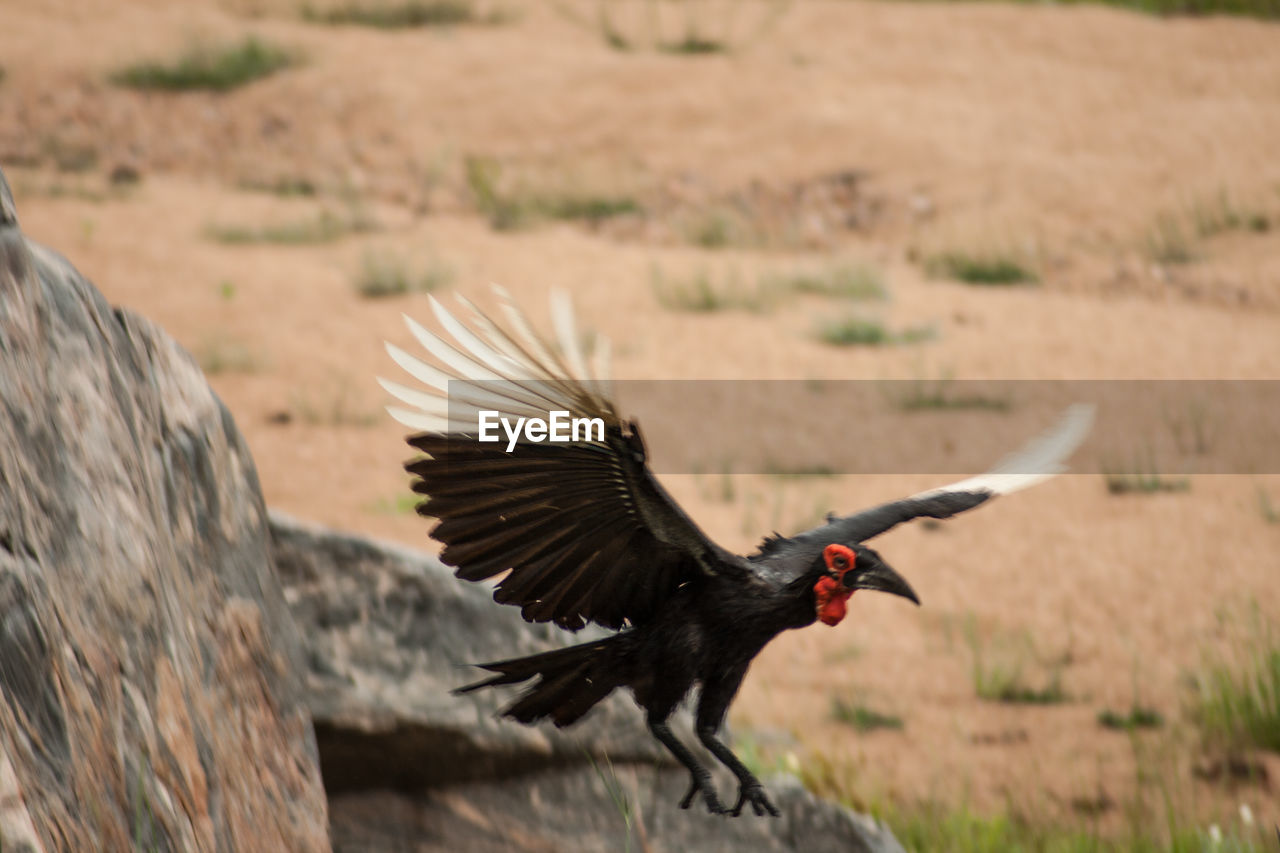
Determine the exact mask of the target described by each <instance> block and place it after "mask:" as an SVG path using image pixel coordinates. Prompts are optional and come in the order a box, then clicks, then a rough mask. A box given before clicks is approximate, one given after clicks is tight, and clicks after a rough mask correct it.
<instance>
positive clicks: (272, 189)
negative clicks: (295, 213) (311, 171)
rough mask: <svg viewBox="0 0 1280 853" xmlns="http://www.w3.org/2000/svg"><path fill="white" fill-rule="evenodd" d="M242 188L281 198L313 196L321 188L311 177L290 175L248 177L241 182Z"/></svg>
mask: <svg viewBox="0 0 1280 853" xmlns="http://www.w3.org/2000/svg"><path fill="white" fill-rule="evenodd" d="M240 188H241V189H245V190H251V191H253V192H263V193H271V194H272V195H278V196H280V197H281V198H311V197H313V196H316V195H319V193H320V188H319V187H317V186H316V185H315V182H314V181H312V180H311V179H310V178H304V177H300V176H289V175H280V176H277V177H276V178H274V179H272V180H256V179H246V180H243V181H241V182H240Z"/></svg>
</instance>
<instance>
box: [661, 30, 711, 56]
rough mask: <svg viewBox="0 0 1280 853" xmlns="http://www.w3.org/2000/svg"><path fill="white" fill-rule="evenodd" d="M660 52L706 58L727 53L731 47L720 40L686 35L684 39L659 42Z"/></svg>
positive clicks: (693, 34) (695, 34)
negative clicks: (714, 54) (708, 55)
mask: <svg viewBox="0 0 1280 853" xmlns="http://www.w3.org/2000/svg"><path fill="white" fill-rule="evenodd" d="M658 50H660V51H661V52H663V53H674V54H682V55H685V56H706V55H707V54H712V53H725V52H727V51H728V50H729V46H728V45H727V44H725V43H724V42H722V41H719V40H718V39H709V38H705V37H703V36H700V35H698V34H697V33H686V34H685V36H684V38H680V39H676V40H674V41H663V42H659V43H658Z"/></svg>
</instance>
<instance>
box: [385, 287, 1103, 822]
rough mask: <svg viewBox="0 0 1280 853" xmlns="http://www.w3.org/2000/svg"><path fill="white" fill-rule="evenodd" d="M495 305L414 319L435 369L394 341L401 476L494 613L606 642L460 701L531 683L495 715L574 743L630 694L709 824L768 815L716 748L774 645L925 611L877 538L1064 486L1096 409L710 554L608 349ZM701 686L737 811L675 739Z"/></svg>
mask: <svg viewBox="0 0 1280 853" xmlns="http://www.w3.org/2000/svg"><path fill="white" fill-rule="evenodd" d="M495 291H496V294H497V300H498V303H499V308H500V312H501V313H500V314H499V315H498V316H499V317H500V318H501V319H500V320H499V319H494V317H493V316H492V315H491V314H490V313H486V312H485V311H482V310H481V309H480V308H478V307H476V306H475V305H474V304H473V303H472V302H470V301H469V300H467V299H465V298H464V297H462V296H461V295H458V297H457V298H458V300H459V304H460V308H461V310H462V311H463V312H465V313H464V315H463V316H465V317H467V318H468V319H469V321H470V322H469V324H468V323H465V322H463V321H462V320H459V319H458V317H456V316H455V315H454V314H453V313H451V312H450V311H449V310H448V309H446V308H445V307H444V306H443V305H442V304H441V303H440V302H439V301H438V300H437V299H435V297H434V296H430V297H429V304H430V307H431V310H432V313H433V314H434V315H435V318H436V320H437V322H438V323H439V326H440V328H441V329H442V330H443V333H444V334H437V333H434V332H432V331H430V330H428V329H427V328H426V327H424V326H423V325H421V324H419V323H417V322H416V321H414V320H413V319H411V318H409V317H408V316H405V317H404V319H405V322H406V324H407V326H408V329H409V332H410V333H411V335H412V336H413V337H414V338H415V339H416V340H417V341H418V343H419V344H421V345H422V347H423V348H424V349H425V350H426V352H427V354H429V355H430V356H431V360H424V359H423V358H421V357H419V356H415V355H412V354H410V353H409V352H407V351H406V350H404V349H402V348H400V347H398V346H396V345H395V344H392V343H387V345H386V346H387V352H388V354H389V355H390V357H391V359H392V360H393V361H394V362H395V363H396V364H397V365H399V366H400V367H401V368H403V370H404V371H405V372H406V373H407V374H408V376H410V377H412V378H413V379H415V380H416V381H417V382H418V383H420V386H419V387H412V386H408V385H404V384H401V383H399V382H393V381H389V380H386V379H382V378H379V380H378V381H379V382H380V384H381V385H382V387H383V388H384V389H385V390H386V391H387V392H388V393H389V394H390V395H392V396H393V397H395V398H396V399H397V401H399V403H403V404H405V405H403V406H401V405H392V406H388V407H387V408H388V412H389V413H390V414H391V416H392V417H394V418H395V419H396V420H397V421H399V422H400V423H402V424H403V425H405V426H407V427H409V428H411V429H412V430H414V432H413V433H412V434H410V435H409V436H408V437H407V438H406V441H407V442H408V444H409V445H410V446H411V447H412V448H413V449H414V450H415V451H417V454H418V455H416V456H415V457H414V458H413V459H411V460H409V461H408V462H406V463H405V467H406V469H407V470H408V472H409V473H410V474H411V475H412V476H413V481H412V489H413V491H414V492H415V493H417V494H419V495H421V496H422V497H423V500H422V501H421V503H419V504H418V506H417V512H418V513H419V514H420V515H422V516H426V517H428V518H433V519H435V520H436V523H435V525H434V527H433V529H432V530H431V532H430V535H431V536H432V537H433V538H434V539H436V540H437V541H438V542H439V543H441V544H442V545H443V549H442V550H441V552H440V559H441V561H442V562H443V563H445V564H446V565H447V566H450V567H452V568H454V570H455V575H456V577H458V578H460V579H461V580H464V581H469V582H481V581H489V580H491V579H494V578H498V580H497V582H496V585H495V586H494V589H493V598H494V600H495V601H496V602H498V603H499V604H504V605H511V606H514V607H519V608H520V612H521V614H522V616H523V617H524V619H526V620H528V621H530V622H551V623H554V624H555V625H557V626H559V627H561V628H564V629H566V630H568V631H576V630H578V629H580V628H582V627H584V626H585V625H587V624H588V623H594V624H596V625H598V626H601V627H602V628H605V629H608V630H610V631H612V632H613V633H609V634H607V635H606V636H604V637H603V638H600V639H595V640H591V641H589V642H584V643H580V644H577V645H571V646H566V647H562V648H556V649H553V650H551V651H544V652H540V653H537V654H532V655H528V656H525V657H517V658H511V659H508V660H498V661H492V662H488V663H483V664H478V666H479V667H480V668H481V669H482V670H484V671H485V672H487V673H489V675H488V676H487V677H485V678H483V679H482V680H479V681H476V682H474V683H470V684H465V685H463V686H461V687H459V688H457V689H456V690H455V691H454V692H455V693H469V692H472V691H476V690H481V689H485V688H494V687H501V686H505V685H521V684H523V685H525V688H524V691H523V693H521V694H519V695H518V697H516V699H515V700H514V701H513V702H512V703H511V704H510V705H508V706H507V707H505V708H504V709H503V710H502V711H501V712H500V713H501V715H502V716H505V717H507V718H510V719H512V720H515V721H517V722H520V723H524V724H534V723H537V722H539V721H543V720H550V721H551V722H552V723H554V724H555V725H556V726H557V727H565V726H570V725H572V724H574V723H576V722H577V721H578V720H580V719H581V718H582V717H583V716H584V715H585V714H586V713H587V712H588V711H589V710H590V709H591V708H592V707H593V706H595V705H596V703H598V702H600V701H601V700H603V699H604V698H605V697H606V696H608V695H609V694H610V693H612V692H613V691H614V690H615V689H618V688H629V689H630V691H631V692H632V694H633V696H634V699H635V702H636V704H637V705H638V706H639V707H640V708H641V709H642V710H643V712H644V717H645V724H646V726H647V727H648V730H649V732H650V733H652V735H653V737H655V738H656V739H657V740H658V741H659V742H660V743H661V744H662V745H663V746H664V747H665V748H666V749H667V750H668V751H669V752H670V753H671V755H672V756H673V757H674V758H675V759H676V760H677V761H678V762H679V763H680V764H682V765H683V766H684V767H685V769H687V770H688V772H689V787H688V789H687V790H686V792H685V794H684V796H683V797H682V799H681V800H680V801H679V805H680V807H681V808H683V809H687V808H690V807H691V806H692V805H693V804H694V803H695V802H696V800H697V799H698V798H699V797H700V798H701V800H702V802H703V804H704V805H705V806H706V808H707V810H708V811H709V812H710V813H712V814H727V815H732V816H738V815H741V814H742V812H743V810H744V808H747V807H749V808H750V809H751V810H752V811H753V812H754V813H755V814H756V815H757V816H765V815H772V816H777V815H778V814H779V812H778V809H777V807H776V806H775V804H774V803H773V802H772V800H771V799H770V798H769V796H768V793H767V792H766V790H765V788H764V786H763V785H762V783H761V782H760V780H759V779H758V778H757V777H756V776H755V775H754V774H753V773H752V772H751V770H750V769H749V768H748V767H747V766H746V765H745V764H744V763H743V762H742V761H741V760H740V759H739V758H738V757H737V756H736V755H735V754H734V753H733V751H732V750H731V749H730V748H729V747H728V746H727V745H726V744H725V742H724V741H723V740H722V739H721V736H720V732H721V729H722V726H723V724H724V720H725V717H726V714H727V712H728V710H729V707H730V704H731V703H732V701H733V699H734V697H735V695H736V694H737V692H738V689H739V687H740V685H741V684H742V681H743V679H744V677H745V676H746V674H747V670H748V667H749V666H750V664H751V662H752V660H753V659H754V658H755V657H756V655H758V654H759V653H760V651H761V650H762V649H763V648H764V647H765V646H766V645H767V644H768V643H769V642H770V641H771V640H773V639H774V638H775V637H776V636H778V635H779V634H781V633H782V632H783V631H786V630H789V629H799V628H805V627H807V626H810V625H813V624H815V623H817V622H821V623H822V624H824V625H828V626H835V625H838V624H839V623H840V622H841V621H842V620H843V619H844V618H845V617H846V615H847V612H848V601H849V598H850V597H851V596H852V595H853V594H854V593H855V592H857V591H860V590H873V591H879V592H885V593H889V594H891V595H895V596H900V597H902V598H905V599H907V600H909V601H911V602H913V603H915V604H917V605H918V604H919V603H920V599H919V596H917V594H916V592H915V590H914V589H912V587H911V585H910V584H909V583H908V582H907V580H906V579H905V578H904V577H903V576H902V575H901V574H899V572H898V571H897V570H896V569H894V568H893V567H892V566H890V565H889V563H888V562H886V560H885V559H884V558H883V557H882V556H881V555H880V554H879V553H878V552H876V551H875V550H873V549H872V548H871V547H869V546H868V545H866V544H865V543H866V541H867V540H870V539H872V538H874V537H876V536H879V535H880V534H882V533H884V532H886V531H888V530H889V529H891V528H893V527H895V526H897V525H899V524H902V523H904V522H907V521H910V520H912V519H916V518H932V519H945V518H950V517H952V516H954V515H956V514H958V513H962V512H965V511H967V510H970V509H973V508H975V507H977V506H980V505H982V504H985V503H987V502H989V501H991V500H992V499H993V498H995V497H997V496H1000V495H1006V494H1010V493H1012V492H1015V491H1019V490H1021V489H1024V488H1027V487H1029V486H1032V485H1035V484H1036V483H1039V482H1042V481H1044V480H1046V479H1048V478H1050V477H1052V476H1054V475H1055V474H1057V473H1059V472H1061V471H1063V470H1065V465H1064V460H1065V459H1066V458H1067V457H1069V456H1070V455H1071V453H1072V452H1073V451H1074V450H1075V448H1076V447H1077V446H1078V445H1079V444H1080V442H1081V441H1082V440H1083V439H1084V437H1085V436H1086V435H1087V433H1088V431H1089V429H1090V425H1091V422H1092V417H1093V412H1092V407H1090V406H1087V405H1083V404H1077V405H1074V406H1071V407H1069V408H1068V409H1067V411H1066V412H1065V414H1063V415H1062V416H1061V418H1060V419H1059V422H1058V423H1057V425H1056V426H1054V427H1053V428H1052V429H1050V430H1049V431H1048V432H1046V433H1045V434H1043V435H1041V436H1040V437H1038V438H1036V439H1034V440H1033V441H1031V442H1030V443H1029V444H1028V445H1027V446H1026V447H1024V448H1023V449H1022V450H1020V451H1018V452H1016V453H1014V454H1012V455H1010V456H1009V457H1007V458H1006V459H1005V460H1003V461H1002V462H1001V463H999V464H997V465H996V466H995V467H994V468H993V469H992V470H990V471H988V472H987V473H985V474H981V475H978V476H975V477H970V478H968V479H965V480H962V481H960V482H958V483H953V484H951V485H949V486H944V487H942V488H938V489H932V490H929V491H926V492H921V493H919V494H916V495H912V496H910V497H907V498H903V499H900V500H894V501H890V502H887V503H884V504H882V505H879V506H876V507H873V508H871V509H867V510H864V511H861V512H857V513H854V514H852V515H848V516H843V517H837V516H834V515H828V516H827V520H826V522H825V523H824V524H821V525H819V526H818V527H815V528H813V529H812V530H808V531H806V532H802V533H798V534H795V535H792V536H783V535H780V534H777V533H774V534H772V535H769V536H766V537H765V538H764V540H763V542H762V543H761V545H760V547H759V548H758V550H757V551H756V552H755V553H753V554H750V555H746V556H741V555H738V554H734V553H732V552H730V551H728V550H726V549H725V548H723V547H721V546H720V545H718V544H716V543H715V542H714V541H712V540H711V539H710V538H709V537H708V536H707V534H705V533H704V532H703V531H702V529H701V528H700V527H699V526H698V525H697V524H696V523H695V522H694V521H693V520H692V519H691V518H690V517H689V516H688V515H687V514H686V513H685V512H684V510H682V509H681V507H680V506H679V505H678V504H677V503H676V501H675V500H674V499H673V498H672V497H671V495H670V494H668V492H667V491H666V489H664V488H663V486H662V485H661V483H659V481H658V480H657V478H656V477H655V476H654V474H653V473H652V471H651V470H650V468H649V466H648V463H647V459H648V456H647V451H646V447H645V442H644V438H643V436H642V434H641V431H640V427H639V425H638V424H637V423H635V422H634V421H633V420H628V419H624V418H623V417H622V416H621V415H620V414H619V412H618V407H617V406H616V404H615V403H614V402H613V393H612V385H611V384H610V381H609V378H608V373H609V348H608V344H607V341H603V340H602V339H597V342H596V345H594V346H592V347H591V348H590V349H591V351H590V352H587V349H586V347H584V344H583V342H582V341H581V340H580V338H579V335H578V331H577V328H576V323H575V320H574V316H573V311H572V306H571V304H570V302H569V300H568V298H567V296H565V295H564V294H560V293H553V294H552V299H551V319H552V324H553V330H554V336H555V337H554V342H553V341H551V340H548V339H547V338H546V337H544V336H542V335H540V334H539V333H538V332H536V331H535V330H534V327H533V325H532V324H531V323H530V321H529V320H528V319H527V318H526V317H525V315H524V314H523V313H522V312H521V310H520V309H519V307H518V306H517V305H516V304H515V301H514V300H513V299H512V298H511V297H510V295H509V294H508V293H507V292H506V291H505V290H503V289H501V288H498V287H496V286H495ZM446 335H447V336H448V337H446ZM449 338H452V341H450V340H449ZM433 362H434V363H433ZM557 411H558V412H560V413H562V414H564V413H568V415H569V416H571V417H572V418H573V419H575V420H577V419H582V420H583V422H584V424H587V425H590V427H595V425H598V428H590V427H589V428H587V429H585V430H584V431H582V432H580V433H578V434H577V435H576V436H570V438H576V439H577V440H568V441H551V440H550V438H553V437H554V436H549V435H548V434H547V432H546V430H545V429H543V430H540V431H539V430H530V429H524V430H523V431H521V430H519V429H516V430H511V429H510V422H511V421H515V423H517V425H519V424H521V423H524V424H526V425H527V424H528V423H531V422H532V421H531V420H529V419H533V418H542V419H543V421H544V423H545V421H546V419H547V418H548V416H549V415H550V414H551V413H554V412H557ZM486 413H487V414H488V416H489V417H490V419H491V420H490V425H491V426H492V418H493V417H494V416H495V415H496V414H500V415H501V416H502V417H503V418H507V419H508V421H507V426H506V427H504V429H505V430H507V431H508V433H507V434H504V435H500V436H499V440H496V441H495V440H493V436H492V435H489V436H488V437H487V440H485V441H481V440H480V438H481V437H484V430H483V429H482V428H481V423H482V422H483V421H484V419H485V417H486ZM522 417H523V418H525V419H526V421H524V422H521V421H519V420H518V419H519V418H522ZM564 432H565V433H567V432H568V430H567V429H566V430H564ZM695 687H696V689H697V704H696V709H695V713H694V721H695V725H694V731H695V734H696V737H697V739H698V740H699V741H700V742H701V743H702V745H703V746H704V747H705V748H706V749H707V750H708V751H709V752H710V754H711V755H713V756H714V757H715V758H716V759H717V760H718V761H719V762H720V763H721V764H723V765H724V766H725V767H726V768H728V770H729V771H730V772H732V773H733V775H734V776H735V777H736V778H737V780H738V792H737V799H736V802H734V804H733V805H732V806H729V805H727V804H726V802H725V801H722V800H721V798H720V796H719V794H718V792H717V790H716V788H715V786H714V784H713V782H712V777H711V773H710V770H709V769H708V767H706V766H704V765H703V764H702V763H701V762H700V761H699V760H698V758H697V757H696V756H695V754H694V752H693V751H692V750H690V749H689V748H688V746H686V744H685V743H683V742H681V740H679V739H678V738H677V737H676V735H675V734H674V732H673V731H672V728H671V725H670V721H671V717H672V714H673V713H674V712H675V710H676V709H677V707H679V706H680V705H681V703H682V702H683V701H684V700H685V699H686V698H687V697H691V695H692V693H693V691H694V689H695Z"/></svg>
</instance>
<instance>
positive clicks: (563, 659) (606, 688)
mask: <svg viewBox="0 0 1280 853" xmlns="http://www.w3.org/2000/svg"><path fill="white" fill-rule="evenodd" d="M613 639H614V638H613V637H606V638H605V639H602V640H596V641H594V642H591V643H583V644H581V645H577V646H570V647H568V648H564V649H554V650H552V651H549V652H542V653H540V654H536V655H529V656H528V657H523V658H512V659H511V660H503V661H494V662H492V663H485V664H480V667H481V668H482V669H487V670H489V671H490V672H494V673H497V675H494V676H493V677H491V678H486V679H484V680H483V681H477V682H475V683H474V684H468V685H466V686H465V687H459V688H458V689H457V690H455V691H454V693H470V692H471V691H472V690H479V689H480V688H482V687H495V686H497V685H500V684H518V683H520V682H522V681H527V680H529V679H531V678H534V677H535V676H536V677H538V681H537V683H536V684H534V685H533V686H532V687H530V688H529V689H528V690H526V691H525V692H524V694H523V695H521V697H520V698H519V699H518V700H516V702H515V703H513V704H512V705H510V706H509V707H507V708H504V709H503V711H502V715H503V716H504V717H510V718H512V719H514V720H518V721H519V722H522V723H532V722H535V721H537V720H541V719H544V718H548V717H549V718H551V719H552V720H553V721H554V722H555V724H556V726H557V727H564V726H567V725H570V724H572V723H574V722H577V721H578V719H580V718H581V717H582V715H583V714H585V713H587V711H589V710H591V708H592V707H593V706H595V704H596V703H597V702H599V701H600V700H601V699H603V698H605V697H606V696H608V695H609V693H611V692H612V691H613V689H614V688H615V687H617V686H618V685H619V683H620V682H619V681H618V680H617V678H616V675H617V672H616V668H615V667H611V666H609V665H608V663H607V662H608V658H609V651H610V649H609V642H610V641H611V640H613Z"/></svg>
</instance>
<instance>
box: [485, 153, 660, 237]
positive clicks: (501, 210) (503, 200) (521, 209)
mask: <svg viewBox="0 0 1280 853" xmlns="http://www.w3.org/2000/svg"><path fill="white" fill-rule="evenodd" d="M465 170H466V180H467V187H468V189H469V190H470V191H471V196H472V198H473V199H474V201H475V205H476V209H477V210H478V211H479V212H480V213H481V215H483V216H484V217H485V218H487V219H488V220H489V224H490V225H491V226H492V227H493V228H494V229H495V230H497V231H515V230H517V229H520V228H527V227H529V226H530V225H533V224H535V223H537V222H539V221H541V220H545V219H562V220H569V221H580V222H589V223H592V224H596V223H599V222H601V221H603V220H606V219H609V218H611V217H615V216H625V215H629V214H640V213H643V212H644V211H643V208H642V207H641V206H640V203H639V202H637V201H636V200H635V199H633V198H631V197H629V196H626V195H610V194H599V193H584V192H574V191H568V190H558V191H555V192H551V191H545V190H544V191H540V192H537V191H528V190H513V189H507V188H504V187H503V185H502V167H501V166H500V165H499V164H498V162H497V161H496V160H493V159H491V158H488V157H468V158H467V159H466V163H465Z"/></svg>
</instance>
